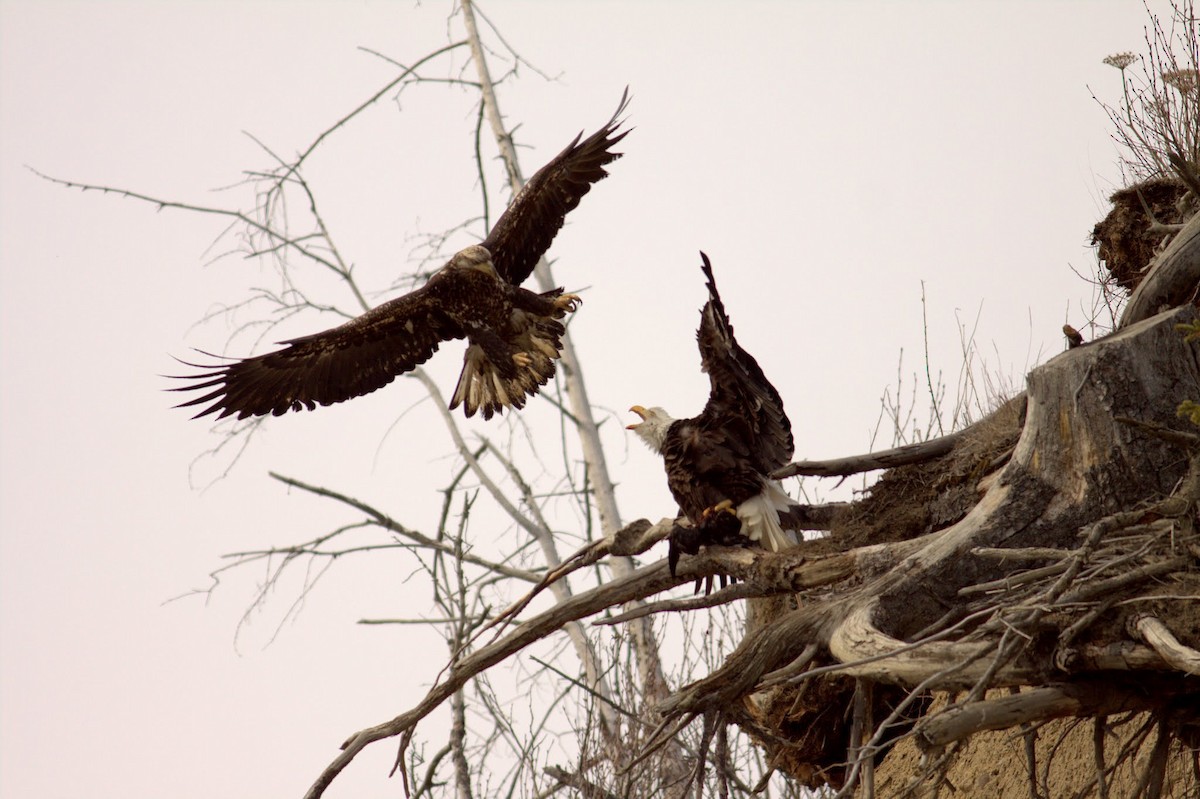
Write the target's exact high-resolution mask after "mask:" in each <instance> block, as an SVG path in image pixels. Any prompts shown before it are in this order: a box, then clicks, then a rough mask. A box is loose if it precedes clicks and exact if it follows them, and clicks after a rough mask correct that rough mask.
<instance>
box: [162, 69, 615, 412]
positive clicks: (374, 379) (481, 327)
mask: <svg viewBox="0 0 1200 799" xmlns="http://www.w3.org/2000/svg"><path fill="white" fill-rule="evenodd" d="M627 102H628V91H626V93H625V94H623V95H622V96H621V104H620V105H619V106H618V107H617V111H616V113H615V114H613V116H612V119H610V120H609V121H608V124H606V125H605V126H604V127H603V128H601V129H600V130H598V131H596V132H595V133H593V134H592V135H591V136H589V137H587V138H586V139H584V140H583V141H582V142H581V141H580V138H581V137H582V135H583V134H582V133H581V134H580V135H579V136H576V137H575V139H574V141H572V142H571V143H570V144H568V145H567V147H566V149H564V150H563V151H562V152H561V153H559V154H558V155H556V156H555V157H554V158H553V160H551V161H550V163H548V164H546V165H545V166H544V167H542V168H541V169H539V170H538V171H537V174H535V175H534V176H533V178H531V179H530V180H529V182H528V183H527V184H526V185H525V187H524V188H523V189H522V190H521V191H520V192H518V193H517V195H516V196H515V197H514V198H513V200H512V202H511V203H510V204H509V206H508V209H507V210H506V211H505V212H504V213H503V214H502V215H501V216H500V218H499V219H498V220H496V224H495V225H494V226H493V227H492V229H491V232H489V233H488V235H487V238H485V239H484V240H483V242H482V244H477V245H472V246H470V247H467V248H466V249H464V250H462V251H460V252H458V253H457V254H455V255H454V257H452V258H451V259H450V261H449V262H448V263H446V265H445V266H443V267H442V268H441V269H439V270H438V271H437V272H435V273H434V274H433V275H432V276H431V277H430V278H429V280H428V282H426V283H425V285H424V286H422V287H421V288H419V289H416V290H415V291H412V292H409V293H408V294H405V295H404V296H402V297H397V298H396V299H394V300H390V301H389V302H385V303H384V304H382V305H380V306H379V307H377V308H373V309H371V310H369V311H367V312H366V313H364V314H363V315H362V316H359V317H357V318H355V319H352V320H350V321H349V322H346V323H345V324H343V325H340V326H338V327H335V328H332V329H330V330H326V331H324V332H322V333H317V334H315V335H311V336H304V337H302V338H295V339H290V340H288V341H282V342H280V343H281V344H286V345H287V346H286V347H284V348H283V349H281V350H277V351H275V352H271V353H267V354H266V355H256V356H254V357H252V358H245V359H230V361H229V362H227V363H215V364H214V363H209V364H193V363H186V362H185V364H186V365H188V366H194V367H196V368H198V369H201V370H203V371H201V372H199V373H195V374H191V375H176V376H175V377H178V378H180V379H185V380H190V381H192V382H191V383H189V384H188V385H186V386H183V387H181V388H174V389H171V390H172V391H203V392H205V393H204V394H203V395H202V396H199V397H195V398H194V399H190V400H188V401H187V402H184V403H182V404H180V405H178V406H176V407H189V406H194V405H203V404H205V403H211V404H210V405H208V406H207V407H205V408H204V409H203V410H201V411H200V412H199V413H198V414H196V416H195V417H193V418H199V417H201V416H206V415H208V414H212V413H216V414H217V418H218V419H222V418H224V417H226V416H231V415H235V414H236V415H237V418H239V419H245V418H246V417H248V416H262V415H265V414H268V413H270V414H273V415H275V416H280V415H282V414H284V413H286V412H287V411H289V410H293V411H298V410H301V409H302V408H307V409H308V410H310V411H311V410H313V409H314V408H315V407H316V406H317V405H331V404H333V403H335V402H343V401H345V400H348V399H351V398H353V397H359V396H362V395H363V394H369V393H370V392H372V391H375V390H376V389H378V388H382V387H384V386H386V385H387V384H388V383H390V382H392V380H394V379H395V378H396V376H397V375H401V374H403V373H405V372H407V371H410V370H411V369H413V368H415V367H416V366H418V365H420V364H422V363H424V362H425V361H426V360H428V359H429V358H430V356H432V355H433V353H434V352H435V351H436V350H437V348H438V345H439V344H441V342H443V341H449V340H451V339H459V338H466V339H467V341H468V343H469V344H468V347H467V351H466V354H465V356H464V358H463V369H462V374H461V375H460V376H459V378H458V385H457V386H456V387H455V389H454V395H453V397H452V399H451V401H450V408H451V410H453V409H454V408H457V407H458V406H459V405H462V406H463V410H464V413H465V414H466V415H467V416H472V415H474V414H475V412H476V411H479V410H481V411H482V412H483V417H484V418H485V419H490V418H491V417H492V415H493V414H495V413H497V412H502V411H503V410H504V409H505V408H508V407H514V408H521V407H524V405H525V399H526V397H528V396H531V395H533V394H536V393H537V391H538V387H539V386H542V385H545V383H546V382H547V381H548V380H549V379H550V378H551V377H553V376H554V362H555V361H556V360H558V357H559V353H560V351H561V349H562V343H561V338H562V335H563V333H564V331H565V328H564V327H563V325H562V323H561V322H560V321H559V320H560V319H562V318H563V317H564V316H565V315H566V314H567V313H568V312H573V311H574V310H575V309H576V308H577V307H578V305H579V302H580V299H579V297H578V296H576V295H574V294H564V293H563V290H562V289H561V288H559V289H554V290H553V291H548V292H545V293H542V294H538V293H536V292H533V291H529V290H527V289H523V288H521V287H520V284H521V283H522V282H523V281H524V280H525V279H526V278H527V277H529V275H530V274H531V273H532V272H533V269H534V266H536V264H537V262H538V259H539V258H541V257H542V255H543V254H544V253H545V252H546V250H547V248H549V246H550V242H551V241H553V240H554V236H555V234H557V233H558V231H559V229H560V228H562V226H563V221H564V219H565V218H566V215H567V214H568V213H569V212H570V211H571V210H573V209H574V208H575V207H576V206H578V205H579V201H580V199H581V198H582V197H583V195H585V194H587V193H588V191H589V190H590V189H591V187H592V184H593V183H595V182H597V181H599V180H601V179H603V178H605V177H606V176H607V175H608V173H607V172H606V171H605V169H604V167H605V166H606V165H607V164H610V163H612V162H613V161H615V160H616V159H618V158H620V157H621V154H620V153H614V152H612V151H611V148H612V147H613V145H615V144H616V143H617V142H619V141H621V139H623V138H625V136H626V135H627V134H628V132H629V131H624V132H622V133H620V134H617V133H616V131H617V128H618V127H619V126H620V124H621V121H620V120H618V117H619V116H620V115H621V113H622V112H623V111H624V110H625V106H626V104H627ZM210 357H217V356H210Z"/></svg>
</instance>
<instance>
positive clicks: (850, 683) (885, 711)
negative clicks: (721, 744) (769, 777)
mask: <svg viewBox="0 0 1200 799" xmlns="http://www.w3.org/2000/svg"><path fill="white" fill-rule="evenodd" d="M815 665H817V664H814V667H815ZM854 686H855V681H854V679H853V678H851V677H836V676H831V677H817V678H814V679H811V680H805V681H804V682H801V683H798V684H794V685H788V686H783V687H781V688H778V689H775V690H772V691H768V692H764V693H760V694H756V695H754V696H753V697H751V698H749V699H748V700H747V701H746V708H747V710H748V711H749V713H750V716H751V718H753V719H754V721H755V722H756V723H757V724H758V725H760V726H761V728H762V729H765V730H770V731H771V732H772V733H773V735H772V736H770V737H769V738H768V737H765V736H755V735H754V728H753V727H752V726H744V727H743V729H745V730H746V731H747V732H748V733H750V734H751V735H752V736H753V737H755V738H756V739H757V741H758V743H759V745H760V746H762V747H763V748H764V749H765V750H766V752H767V756H768V758H769V759H770V761H771V764H772V765H773V766H775V768H777V769H779V770H780V771H782V772H784V773H785V774H788V775H789V776H791V777H792V778H793V779H794V780H796V781H797V782H799V783H800V784H802V785H804V786H806V787H808V788H813V789H818V788H821V787H822V786H826V785H828V786H832V787H834V788H841V787H842V785H844V784H845V780H846V764H847V762H848V760H849V757H848V754H847V751H846V742H847V741H849V740H850V733H851V727H852V726H853V720H852V717H853V714H852V712H851V709H852V704H853V699H854ZM906 696H908V691H907V690H906V689H903V688H900V687H898V686H892V685H876V686H874V690H873V691H872V706H871V714H870V715H871V718H874V719H884V718H887V717H888V715H890V714H891V712H892V711H893V710H894V709H895V708H896V706H897V704H898V703H900V702H901V701H903V700H904V698H905V697H906ZM929 701H931V700H926V701H922V700H917V701H916V702H915V703H913V704H912V705H910V709H909V718H910V720H909V721H907V722H906V721H901V722H899V723H898V724H896V725H895V727H893V728H892V729H891V731H890V734H889V736H888V738H887V739H886V740H885V741H883V742H882V746H881V747H880V749H879V753H878V755H877V757H878V758H880V759H882V758H883V757H884V755H885V754H886V753H887V752H888V751H889V750H890V749H891V747H892V746H893V745H894V744H895V742H896V740H897V739H899V738H900V736H902V735H904V734H905V733H906V732H907V731H908V730H909V728H910V727H911V726H912V723H913V721H915V719H916V718H919V717H920V716H921V714H922V713H924V711H925V709H926V707H927V706H928V704H929Z"/></svg>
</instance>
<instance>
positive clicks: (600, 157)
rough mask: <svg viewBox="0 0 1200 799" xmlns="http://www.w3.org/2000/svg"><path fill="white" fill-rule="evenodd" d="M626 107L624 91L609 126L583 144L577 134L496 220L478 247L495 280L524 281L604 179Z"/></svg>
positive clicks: (516, 284) (618, 155)
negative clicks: (485, 253)
mask: <svg viewBox="0 0 1200 799" xmlns="http://www.w3.org/2000/svg"><path fill="white" fill-rule="evenodd" d="M628 103H629V89H626V90H625V93H624V94H622V95H621V103H620V105H618V106H617V111H616V113H614V114H613V115H612V119H610V120H609V121H608V124H606V125H605V126H604V127H603V128H601V129H600V130H598V131H596V132H595V133H593V134H592V135H591V136H588V137H587V138H586V139H584V140H583V141H582V142H581V141H580V140H579V139H580V137H581V136H582V135H583V134H582V133H580V134H579V136H576V137H575V139H574V141H572V142H571V143H570V144H568V145H567V147H566V149H564V150H563V151H562V152H561V153H559V154H558V155H556V156H554V158H553V159H551V161H550V162H549V163H548V164H546V165H545V166H544V167H542V168H541V169H539V170H538V171H537V173H536V174H535V175H534V176H533V177H532V178H530V179H529V182H527V183H526V184H525V187H524V188H522V189H521V191H519V192H518V193H517V196H516V197H514V198H513V201H512V202H511V203H509V206H508V209H507V210H506V211H505V212H504V213H503V214H501V215H500V218H499V219H497V220H496V224H495V225H493V226H492V229H491V231H490V232H489V233H488V236H487V238H486V239H484V240H483V246H484V247H487V249H488V251H489V252H491V254H492V263H494V264H495V265H496V271H497V272H498V273H499V274H500V277H502V278H504V279H505V280H507V281H508V282H509V283H512V284H513V285H514V286H519V285H520V284H521V283H523V282H524V281H525V279H526V278H528V277H529V275H530V274H531V273H532V272H533V268H534V267H535V266H537V262H538V259H539V258H541V257H542V256H543V255H544V254H545V253H546V250H548V249H549V248H550V243H551V242H552V241H553V240H554V237H555V236H556V235H557V234H558V231H559V230H561V229H562V226H563V222H564V221H565V220H566V218H567V214H568V213H570V212H571V211H572V210H574V209H575V207H576V206H578V205H579V201H580V200H581V199H582V198H583V195H585V194H587V193H588V192H589V191H590V190H591V188H592V184H593V183H596V182H597V181H599V180H603V179H604V178H605V177H607V176H608V172H606V171H605V170H604V167H605V166H606V165H607V164H611V163H612V162H613V161H615V160H617V159H618V158H620V157H621V153H614V152H610V151H609V150H610V148H611V147H612V146H613V145H615V144H616V143H617V142H619V141H621V139H623V138H625V136H627V135H628V134H629V131H628V130H626V131H624V132H622V133H621V134H620V135H613V134H614V133H616V129H617V127H618V126H620V124H621V120H619V119H618V117H619V116H620V115H621V114H622V113H623V112H624V111H625V106H626V105H628Z"/></svg>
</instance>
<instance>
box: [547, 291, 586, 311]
mask: <svg viewBox="0 0 1200 799" xmlns="http://www.w3.org/2000/svg"><path fill="white" fill-rule="evenodd" d="M580 305H583V298H582V297H580V296H579V295H578V294H560V295H558V296H557V297H555V298H554V309H555V310H556V311H558V312H559V313H566V312H570V313H574V312H575V309H576V308H578V307H579V306H580Z"/></svg>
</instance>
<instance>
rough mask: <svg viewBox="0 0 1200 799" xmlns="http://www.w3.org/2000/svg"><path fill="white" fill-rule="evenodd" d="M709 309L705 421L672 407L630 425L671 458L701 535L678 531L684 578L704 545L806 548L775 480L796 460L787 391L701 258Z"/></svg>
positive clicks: (667, 463)
mask: <svg viewBox="0 0 1200 799" xmlns="http://www.w3.org/2000/svg"><path fill="white" fill-rule="evenodd" d="M700 257H701V259H702V260H703V266H702V267H701V269H702V270H703V272H704V275H705V277H706V278H707V281H708V302H707V303H706V304H705V305H704V308H703V310H702V311H701V312H700V329H699V330H698V331H697V332H696V341H697V343H698V344H699V347H700V365H701V369H702V370H703V371H704V372H707V373H708V378H709V383H710V384H711V387H712V388H711V391H710V393H709V396H708V403H707V404H706V405H705V406H704V410H703V411H702V412H701V413H700V415H699V416H696V417H693V418H691V419H675V418H673V417H672V416H671V415H670V414H668V413H667V412H666V411H665V410H663V409H662V408H657V407H650V408H645V407H642V406H641V405H634V406H633V407H632V408H630V410H631V411H632V412H633V413H636V414H637V415H638V416H639V417H641V419H642V421H641V422H637V423H635V424H631V425H629V426H628V429H629V430H632V431H634V432H635V433H637V434H638V435H639V436H640V437H641V438H642V440H643V441H645V442H646V444H647V445H649V447H650V449H652V450H654V451H655V452H657V453H659V454H661V455H662V457H663V465H664V467H665V468H666V471H667V485H668V486H669V487H670V489H671V495H672V496H673V497H674V498H675V501H676V502H677V503H678V504H679V509H680V510H681V511H683V514H684V516H686V517H687V518H688V520H689V521H691V522H692V525H693V527H691V528H685V527H679V526H677V527H676V528H675V531H673V532H672V534H671V536H670V546H669V549H668V552H667V563H668V566H669V567H670V569H671V575H672V576H674V575H675V569H676V566H677V565H678V563H679V558H680V555H681V553H686V554H689V555H695V554H697V553H698V552H699V551H700V547H701V546H702V545H723V546H729V545H733V544H743V545H746V544H753V545H757V546H761V547H763V548H765V549H769V550H771V551H774V552H778V551H779V550H781V549H785V548H787V547H790V546H793V545H795V544H796V542H797V538H796V530H798V529H799V528H798V526H797V524H796V520H795V518H794V517H793V516H792V510H793V509H794V508H797V507H798V503H796V502H795V501H794V500H792V499H791V498H790V497H788V495H787V494H786V493H784V490H783V487H782V486H781V485H780V484H779V483H778V482H776V481H774V480H772V479H770V478H769V477H768V475H769V474H770V473H771V472H773V471H774V470H776V469H779V468H781V467H783V466H785V465H787V464H788V463H790V462H791V460H792V451H793V442H792V426H791V422H790V421H788V418H787V414H786V413H785V412H784V410H783V400H782V399H781V398H780V396H779V392H778V391H776V390H775V387H774V386H772V385H771V383H770V382H769V381H768V380H767V378H766V376H765V375H764V374H763V372H762V369H761V368H759V365H758V362H757V361H755V360H754V357H753V356H752V355H750V353H748V352H746V351H745V350H743V349H742V348H741V346H739V345H738V343H737V340H736V339H735V338H734V336H733V325H732V324H730V322H729V317H728V316H727V315H726V313H725V306H724V305H723V303H722V302H721V296H720V294H718V293H717V285H716V282H715V280H714V279H713V273H712V263H711V262H710V261H709V259H708V256H707V255H705V254H704V253H703V252H702V253H700Z"/></svg>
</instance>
